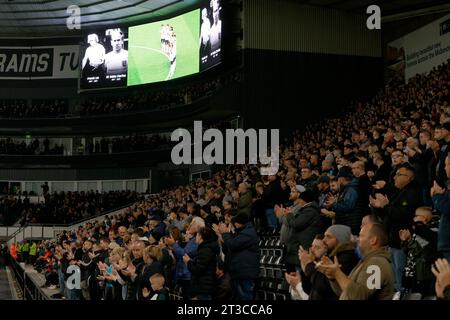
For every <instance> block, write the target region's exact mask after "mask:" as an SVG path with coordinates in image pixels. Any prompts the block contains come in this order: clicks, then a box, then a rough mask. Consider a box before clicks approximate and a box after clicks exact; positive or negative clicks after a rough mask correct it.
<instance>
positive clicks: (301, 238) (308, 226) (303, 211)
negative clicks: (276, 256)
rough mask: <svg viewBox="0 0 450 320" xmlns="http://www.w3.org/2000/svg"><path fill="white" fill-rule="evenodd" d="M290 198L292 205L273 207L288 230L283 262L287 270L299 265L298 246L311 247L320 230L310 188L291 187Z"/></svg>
mask: <svg viewBox="0 0 450 320" xmlns="http://www.w3.org/2000/svg"><path fill="white" fill-rule="evenodd" d="M289 199H290V200H292V201H293V202H294V206H293V207H290V208H283V207H278V206H276V207H275V213H276V214H277V216H278V217H279V219H280V222H281V224H282V226H285V227H286V228H287V229H288V230H289V232H288V234H289V238H288V239H286V243H285V244H286V256H285V264H286V266H287V269H288V270H292V269H293V268H292V266H295V267H300V261H299V260H298V248H299V246H302V247H303V248H309V247H311V243H312V242H313V240H314V237H315V236H316V235H317V234H319V233H320V232H321V230H320V213H319V205H318V204H317V202H315V198H314V195H313V191H312V190H305V191H304V192H301V193H300V192H299V190H298V189H297V188H292V190H291V195H290V198H289Z"/></svg>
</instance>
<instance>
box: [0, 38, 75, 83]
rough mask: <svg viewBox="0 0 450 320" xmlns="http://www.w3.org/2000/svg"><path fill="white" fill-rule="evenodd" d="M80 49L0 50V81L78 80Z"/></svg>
mask: <svg viewBox="0 0 450 320" xmlns="http://www.w3.org/2000/svg"><path fill="white" fill-rule="evenodd" d="M78 57H79V47H78V46H76V45H71V46H53V47H49V46H47V47H0V79H26V80H34V79H69V78H78V64H79V58H78Z"/></svg>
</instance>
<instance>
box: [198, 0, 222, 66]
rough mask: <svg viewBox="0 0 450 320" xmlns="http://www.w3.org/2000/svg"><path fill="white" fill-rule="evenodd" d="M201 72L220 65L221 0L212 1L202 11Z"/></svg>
mask: <svg viewBox="0 0 450 320" xmlns="http://www.w3.org/2000/svg"><path fill="white" fill-rule="evenodd" d="M200 11H201V13H200V16H201V17H200V19H201V22H200V23H201V26H200V59H201V61H200V71H203V70H206V69H209V68H211V67H214V66H216V65H218V64H219V63H220V61H221V50H222V19H221V13H220V12H221V6H220V0H210V1H208V2H207V3H206V4H205V5H203V6H202V7H201V9H200Z"/></svg>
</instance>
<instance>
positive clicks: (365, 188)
mask: <svg viewBox="0 0 450 320" xmlns="http://www.w3.org/2000/svg"><path fill="white" fill-rule="evenodd" d="M352 173H353V175H354V176H355V178H356V181H357V182H358V184H357V190H358V204H357V206H359V208H358V209H359V210H361V212H362V216H364V215H366V214H367V213H369V212H370V210H369V196H370V195H371V194H372V184H371V182H370V179H369V177H368V176H367V174H366V165H365V164H364V162H363V161H356V162H354V163H353V164H352Z"/></svg>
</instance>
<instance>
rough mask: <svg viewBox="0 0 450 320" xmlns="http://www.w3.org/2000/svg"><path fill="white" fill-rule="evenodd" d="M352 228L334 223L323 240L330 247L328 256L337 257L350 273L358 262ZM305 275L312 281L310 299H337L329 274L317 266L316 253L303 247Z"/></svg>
mask: <svg viewBox="0 0 450 320" xmlns="http://www.w3.org/2000/svg"><path fill="white" fill-rule="evenodd" d="M351 237H352V234H351V229H350V227H348V226H344V225H332V226H331V227H329V228H328V229H327V231H326V232H325V236H324V239H323V242H324V243H325V245H326V246H327V249H328V257H329V258H330V259H331V261H333V260H334V257H337V259H338V260H339V263H340V264H341V269H342V271H343V272H344V273H345V274H346V275H349V274H350V272H351V271H352V270H353V268H354V267H355V266H356V264H357V263H358V258H357V256H356V254H355V243H354V242H353V241H351ZM299 258H300V260H301V265H302V270H303V273H304V276H305V277H306V278H307V279H308V280H309V282H310V283H311V289H310V293H309V297H310V300H337V299H338V298H339V297H338V295H337V294H336V293H335V292H334V290H333V288H332V286H331V283H330V280H329V279H328V278H327V276H326V275H325V274H324V273H322V272H320V269H319V270H318V269H317V268H316V264H315V263H314V255H313V254H312V253H311V252H308V251H307V250H305V248H304V247H301V248H300V250H299Z"/></svg>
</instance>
